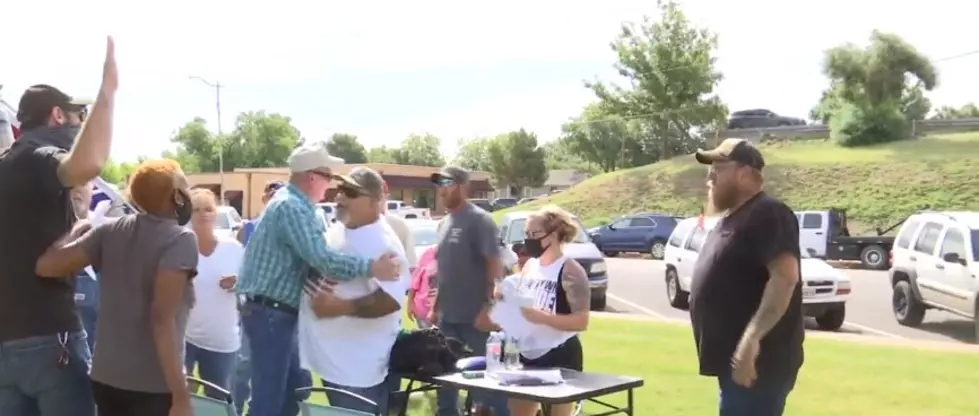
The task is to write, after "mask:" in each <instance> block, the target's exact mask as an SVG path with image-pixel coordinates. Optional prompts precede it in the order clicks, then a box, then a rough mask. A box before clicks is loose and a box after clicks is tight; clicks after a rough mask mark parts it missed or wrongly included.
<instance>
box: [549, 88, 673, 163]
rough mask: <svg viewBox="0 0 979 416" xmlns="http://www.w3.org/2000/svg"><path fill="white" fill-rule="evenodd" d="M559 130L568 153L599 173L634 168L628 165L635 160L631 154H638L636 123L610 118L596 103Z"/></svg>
mask: <svg viewBox="0 0 979 416" xmlns="http://www.w3.org/2000/svg"><path fill="white" fill-rule="evenodd" d="M561 130H562V132H563V136H562V138H561V140H562V141H563V142H564V143H566V144H567V146H568V149H569V150H570V151H571V152H573V153H574V154H575V155H577V156H579V157H581V158H582V159H584V160H586V161H588V162H591V163H594V164H596V165H598V167H599V169H601V170H602V171H603V172H611V171H614V170H616V169H618V168H620V167H626V166H635V165H633V164H632V163H631V162H633V160H634V159H635V158H634V157H633V153H634V152H636V151H638V154H642V149H641V144H640V140H641V139H640V132H639V129H638V123H637V122H632V123H630V122H629V121H627V120H626V119H624V118H622V117H620V116H617V115H614V114H610V113H609V112H607V111H605V109H604V108H603V107H602V105H601V104H600V103H593V104H590V105H588V106H587V107H585V109H584V110H582V113H581V115H580V116H579V117H578V118H577V119H574V120H572V121H570V122H568V123H566V124H564V125H563V126H562V127H561ZM627 153H628V154H627ZM650 162H655V160H652V161H650Z"/></svg>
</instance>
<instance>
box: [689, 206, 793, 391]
mask: <svg viewBox="0 0 979 416" xmlns="http://www.w3.org/2000/svg"><path fill="white" fill-rule="evenodd" d="M784 253H790V254H793V255H795V256H796V258H799V257H800V254H799V223H798V219H797V218H796V216H795V214H794V213H793V212H792V210H791V209H790V208H789V207H788V206H786V205H785V204H784V203H782V202H781V201H779V200H777V199H774V198H772V197H770V196H768V195H765V194H764V193H759V194H758V195H757V196H755V197H754V198H752V199H751V200H749V201H748V202H746V203H745V204H744V205H742V206H741V207H740V208H738V209H737V210H736V211H734V212H732V213H730V214H729V215H728V216H727V217H725V218H723V219H722V220H721V221H720V222H719V223H718V224H717V226H716V227H714V229H713V230H711V232H710V234H708V236H707V238H706V240H705V241H704V244H703V247H701V249H700V256H699V258H698V259H697V264H696V266H695V269H694V274H693V282H692V284H691V290H690V296H691V298H690V318H691V321H692V324H693V332H694V340H695V342H696V344H697V355H698V358H699V359H700V373H701V374H703V375H710V376H725V375H727V374H729V372H730V371H731V357H732V356H733V355H734V350H735V349H737V345H738V342H739V341H740V340H741V335H742V334H743V333H744V331H745V328H746V327H747V326H748V323H749V322H750V321H751V318H752V317H753V316H754V314H755V312H757V311H758V306H759V304H760V303H761V298H762V293H763V292H764V291H765V285H766V284H767V282H768V279H769V273H768V263H769V262H770V261H771V260H773V259H775V258H776V257H777V256H779V255H781V254H784ZM800 274H801V269H800ZM804 338H805V329H804V327H803V322H802V286H801V282H800V283H799V284H797V285H796V287H795V290H794V291H793V293H792V300H791V302H790V303H789V306H788V309H786V311H785V315H783V316H782V319H781V320H779V322H778V323H777V324H776V325H775V327H774V328H772V330H771V331H769V332H768V334H767V335H766V336H765V337H764V338H763V339H762V340H761V351H760V352H759V355H758V360H757V361H756V370H757V371H758V383H767V382H779V381H783V380H789V379H794V378H795V376H796V374H797V373H798V371H799V368H800V367H801V366H802V361H803V351H802V342H803V339H804Z"/></svg>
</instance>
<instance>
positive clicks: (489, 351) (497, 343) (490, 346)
mask: <svg viewBox="0 0 979 416" xmlns="http://www.w3.org/2000/svg"><path fill="white" fill-rule="evenodd" d="M502 368H503V333H502V332H490V334H489V338H487V339H486V374H487V375H490V374H493V373H495V372H497V371H499V370H500V369H502Z"/></svg>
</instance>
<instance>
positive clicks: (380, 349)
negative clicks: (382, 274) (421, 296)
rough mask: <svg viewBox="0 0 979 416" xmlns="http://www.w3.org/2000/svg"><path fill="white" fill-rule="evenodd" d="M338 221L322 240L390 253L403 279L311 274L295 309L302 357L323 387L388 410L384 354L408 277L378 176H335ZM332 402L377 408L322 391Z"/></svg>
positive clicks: (362, 171) (373, 253) (397, 326)
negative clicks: (385, 215)
mask: <svg viewBox="0 0 979 416" xmlns="http://www.w3.org/2000/svg"><path fill="white" fill-rule="evenodd" d="M335 179H337V180H339V181H340V184H339V185H338V187H337V189H338V192H337V218H338V221H339V223H338V224H337V225H335V226H333V227H330V229H329V230H327V233H326V242H327V244H328V245H329V246H330V247H331V248H332V249H334V250H338V251H343V252H347V253H350V254H356V255H360V256H364V257H369V258H378V257H380V256H381V255H383V254H385V253H390V252H393V253H395V254H396V255H397V257H398V259H399V260H400V261H401V264H402V271H401V276H400V280H397V281H391V282H386V281H385V282H382V281H379V280H378V279H376V278H357V279H354V280H350V281H345V282H339V283H335V282H331V281H330V280H329V276H325V277H324V278H314V279H311V282H310V284H309V285H307V286H308V290H307V293H308V296H306V297H304V298H303V300H302V304H301V305H300V308H299V355H300V357H301V360H302V363H303V366H304V367H305V368H307V369H309V370H310V371H312V372H314V373H316V374H318V375H319V376H320V377H322V379H323V385H325V386H327V387H332V388H334V389H339V390H343V391H347V392H350V393H354V394H357V395H360V396H363V397H365V398H367V399H369V400H372V401H374V402H375V403H377V405H378V406H379V407H380V414H387V401H388V396H389V394H390V392H391V387H390V386H389V383H388V382H387V380H389V378H388V359H389V357H390V355H391V347H392V346H394V342H395V340H396V339H397V337H398V333H399V331H400V330H401V308H402V307H403V306H404V301H405V293H406V291H407V288H408V283H409V281H410V279H411V277H410V273H409V272H408V262H407V261H406V258H405V249H404V248H403V247H402V244H401V242H400V241H399V240H398V236H397V234H395V232H394V230H392V229H391V227H390V226H389V225H388V223H387V221H385V220H384V218H383V214H382V212H381V205H380V201H381V199H382V198H383V190H382V183H383V181H382V180H381V176H380V175H379V174H378V173H377V172H375V171H373V170H371V169H368V168H365V167H358V168H355V169H354V170H353V171H351V172H350V174H349V175H343V176H335ZM327 396H328V398H329V400H330V404H331V405H333V406H339V407H344V408H349V409H354V410H361V411H364V412H368V413H372V414H373V413H375V412H377V411H378V409H375V408H374V406H372V405H370V404H368V403H365V402H363V401H362V400H358V399H356V398H353V397H351V396H349V395H345V394H342V393H327Z"/></svg>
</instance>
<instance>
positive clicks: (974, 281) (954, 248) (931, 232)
mask: <svg viewBox="0 0 979 416" xmlns="http://www.w3.org/2000/svg"><path fill="white" fill-rule="evenodd" d="M889 273H890V278H891V286H892V287H893V288H894V290H893V295H892V298H891V299H892V307H893V311H894V317H895V318H896V319H897V321H898V323H900V324H901V325H906V326H912V327H913V326H918V325H920V324H921V321H922V320H923V319H924V317H925V312H926V311H927V310H928V309H941V310H944V311H948V312H951V313H953V314H956V315H960V316H962V317H965V318H968V319H971V320H973V321H974V322H975V327H976V336H977V340H979V297H977V294H979V277H977V276H979V212H919V213H916V214H914V215H912V216H911V217H909V218H908V219H907V220H906V221H904V224H903V225H901V229H900V231H898V233H897V239H896V240H895V241H894V248H893V250H892V252H891V268H890V271H889Z"/></svg>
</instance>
